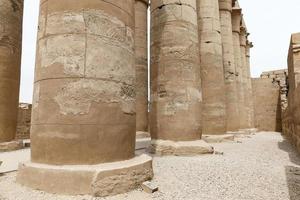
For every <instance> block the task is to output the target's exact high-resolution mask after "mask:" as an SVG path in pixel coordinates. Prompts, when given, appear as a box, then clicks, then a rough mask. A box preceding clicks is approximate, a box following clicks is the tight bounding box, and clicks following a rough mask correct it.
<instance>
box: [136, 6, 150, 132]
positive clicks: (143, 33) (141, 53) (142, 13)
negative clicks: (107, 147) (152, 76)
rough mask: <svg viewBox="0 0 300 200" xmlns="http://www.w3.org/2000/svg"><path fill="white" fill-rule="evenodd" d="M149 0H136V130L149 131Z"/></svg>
mask: <svg viewBox="0 0 300 200" xmlns="http://www.w3.org/2000/svg"><path fill="white" fill-rule="evenodd" d="M147 9H148V1H146V0H136V1H135V65H136V131H137V132H147V131H148V50H147V48H148V45H147V14H148V13H147Z"/></svg>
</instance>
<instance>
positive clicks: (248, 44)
mask: <svg viewBox="0 0 300 200" xmlns="http://www.w3.org/2000/svg"><path fill="white" fill-rule="evenodd" d="M252 47H253V44H252V42H249V41H248V40H247V42H246V68H247V70H246V71H247V91H249V96H250V95H251V96H250V97H251V98H249V104H248V105H249V108H250V110H249V113H248V114H249V116H248V117H249V124H250V127H251V128H255V124H254V123H255V115H254V99H253V88H252V78H251V65H250V49H251V48H252Z"/></svg>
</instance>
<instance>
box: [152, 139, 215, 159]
mask: <svg viewBox="0 0 300 200" xmlns="http://www.w3.org/2000/svg"><path fill="white" fill-rule="evenodd" d="M149 151H150V153H155V154H156V155H160V156H167V155H176V156H191V155H200V154H212V153H214V148H213V147H212V146H210V145H209V144H207V143H206V142H205V141H203V140H196V141H182V142H174V141H170V140H152V141H151V146H150V147H149Z"/></svg>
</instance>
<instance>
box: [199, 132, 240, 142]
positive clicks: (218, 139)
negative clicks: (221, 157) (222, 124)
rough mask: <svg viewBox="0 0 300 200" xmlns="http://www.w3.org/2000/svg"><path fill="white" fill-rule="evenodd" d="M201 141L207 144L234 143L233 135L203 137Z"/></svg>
mask: <svg viewBox="0 0 300 200" xmlns="http://www.w3.org/2000/svg"><path fill="white" fill-rule="evenodd" d="M202 140H204V141H205V142H207V143H223V142H232V141H234V135H233V134H224V135H203V136H202Z"/></svg>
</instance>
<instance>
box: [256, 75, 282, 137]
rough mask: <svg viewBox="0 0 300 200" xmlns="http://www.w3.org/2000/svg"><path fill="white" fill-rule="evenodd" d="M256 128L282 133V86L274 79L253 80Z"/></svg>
mask: <svg viewBox="0 0 300 200" xmlns="http://www.w3.org/2000/svg"><path fill="white" fill-rule="evenodd" d="M252 88H253V100H254V115H255V127H256V128H258V129H259V130H261V131H278V132H280V131H281V111H280V101H279V99H280V86H279V84H278V82H277V81H275V80H274V78H269V77H262V78H253V79H252Z"/></svg>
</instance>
